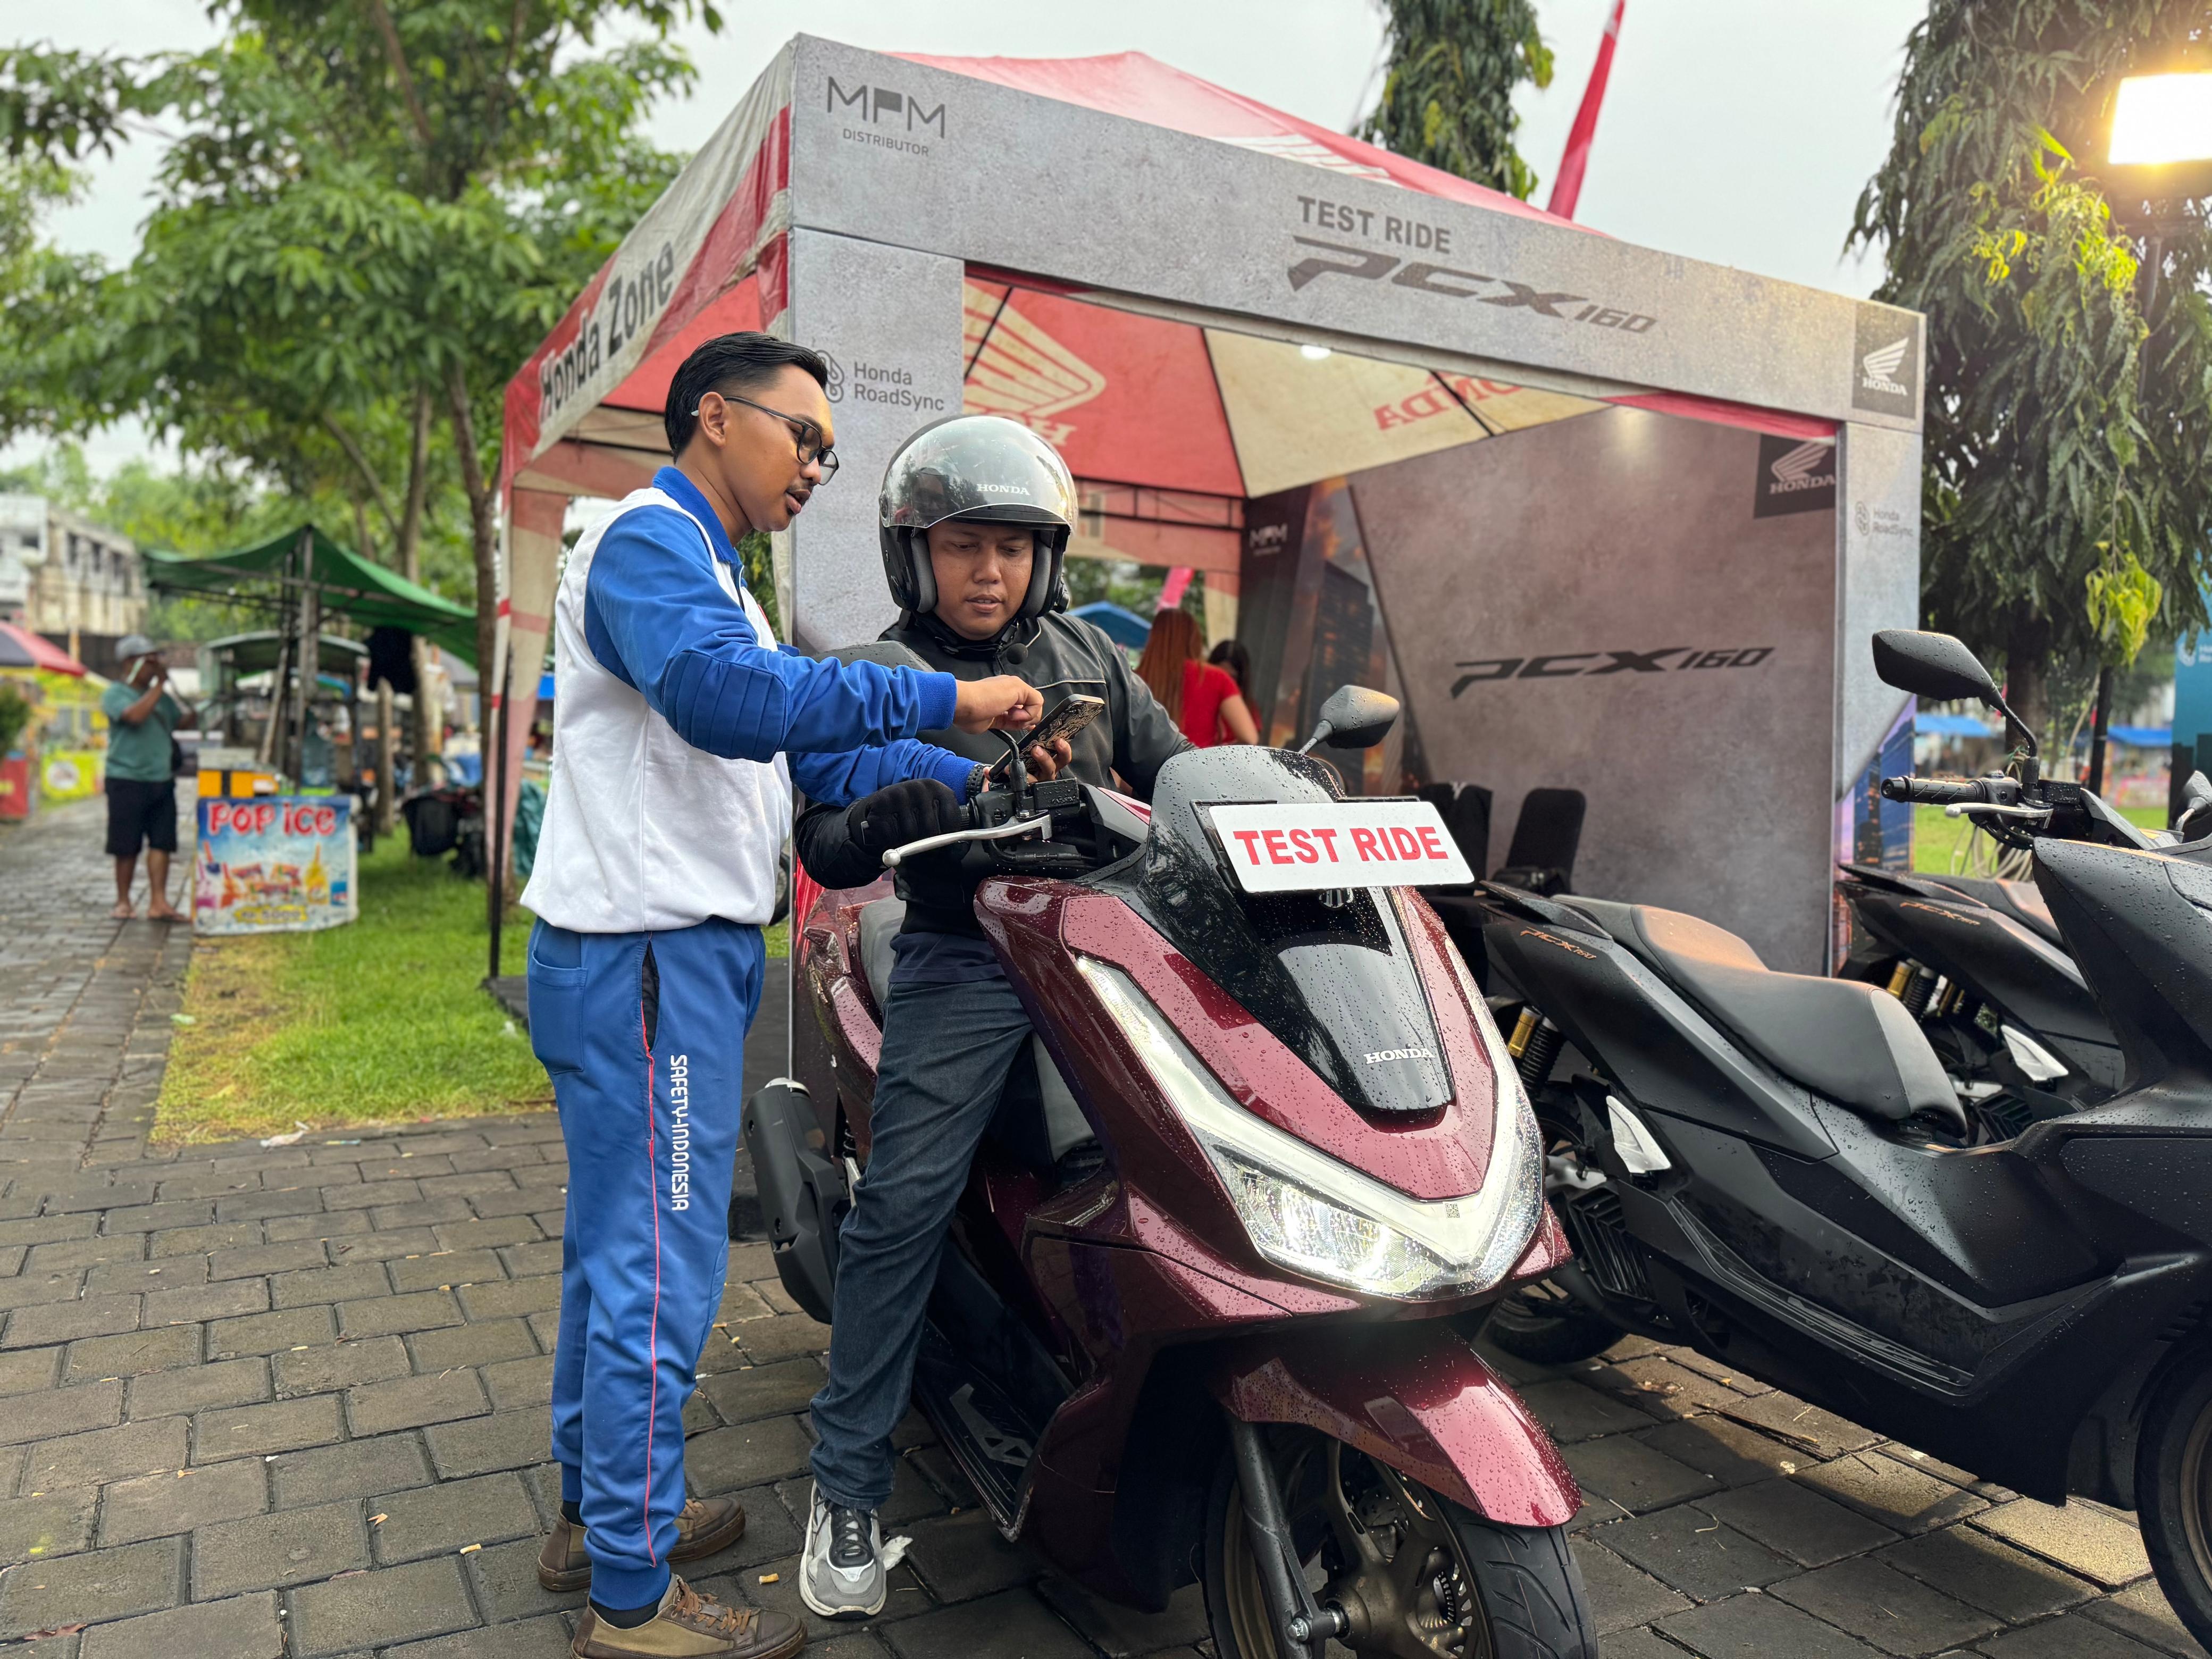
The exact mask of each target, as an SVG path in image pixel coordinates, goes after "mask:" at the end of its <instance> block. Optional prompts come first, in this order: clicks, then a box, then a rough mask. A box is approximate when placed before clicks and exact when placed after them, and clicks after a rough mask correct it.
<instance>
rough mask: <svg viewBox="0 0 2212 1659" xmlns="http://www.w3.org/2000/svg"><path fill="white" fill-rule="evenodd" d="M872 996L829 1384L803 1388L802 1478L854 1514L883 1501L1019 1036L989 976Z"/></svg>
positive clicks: (1020, 1016)
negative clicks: (870, 1070)
mask: <svg viewBox="0 0 2212 1659" xmlns="http://www.w3.org/2000/svg"><path fill="white" fill-rule="evenodd" d="M885 1003H886V1006H885V1007H884V1048H883V1057H882V1060H881V1061H880V1062H879V1064H878V1068H877V1073H876V1103H875V1111H874V1116H873V1123H874V1139H873V1143H872V1146H870V1148H869V1152H868V1168H867V1173H866V1175H865V1176H863V1177H862V1178H861V1182H860V1196H859V1199H858V1201H857V1202H856V1203H855V1204H854V1207H853V1212H852V1213H851V1214H850V1215H848V1216H847V1217H846V1218H845V1225H844V1230H843V1231H842V1232H841V1233H840V1234H839V1236H838V1239H839V1242H838V1255H837V1288H836V1297H835V1300H834V1303H833V1304H832V1309H831V1324H830V1330H829V1383H827V1384H826V1385H825V1386H824V1387H823V1390H822V1392H821V1393H819V1394H817V1395H815V1396H814V1432H815V1435H816V1437H817V1443H816V1445H815V1448H814V1456H813V1465H814V1483H815V1485H816V1486H817V1487H819V1488H820V1490H821V1492H822V1495H823V1497H824V1498H827V1499H829V1502H831V1503H832V1504H846V1505H848V1506H850V1507H851V1508H854V1509H860V1510H873V1509H879V1508H881V1507H882V1505H883V1504H884V1500H885V1499H887V1498H890V1495H891V1469H892V1462H891V1431H892V1429H893V1428H895V1427H896V1426H897V1425H898V1420H899V1419H901V1418H902V1417H903V1416H905V1415H906V1409H907V1402H908V1396H909V1395H911V1394H912V1392H913V1389H914V1362H915V1353H916V1352H918V1351H919V1349H920V1348H921V1322H922V1316H923V1314H924V1312H925V1311H926V1310H927V1306H928V1304H929V1292H930V1288H931V1286H933V1285H935V1283H936V1282H937V1259H938V1255H939V1251H940V1250H942V1249H943V1248H944V1244H945V1229H946V1227H947V1225H949V1224H950V1223H951V1219H952V1212H953V1208H954V1206H956V1205H957V1204H958V1202H959V1200H960V1194H961V1191H962V1189H963V1188H965V1187H966V1185H967V1184H968V1166H969V1163H970V1162H971V1161H973V1159H974V1158H975V1149H976V1147H977V1146H979V1145H980V1144H981V1141H982V1139H983V1132H984V1131H985V1130H986V1129H987V1128H988V1127H990V1123H991V1120H992V1117H993V1115H994V1113H995V1112H996V1111H997V1109H998V1107H999V1101H1000V1094H1001V1092H1002V1091H1004V1090H1005V1088H1006V1079H1007V1075H1008V1074H1009V1073H1011V1072H1012V1069H1013V1067H1014V1065H1015V1062H1016V1061H1017V1060H1019V1059H1020V1057H1021V1054H1022V1050H1023V1047H1024V1044H1026V1043H1027V1042H1029V1039H1030V1018H1029V1015H1028V1014H1027V1013H1026V1012H1024V1011H1023V1008H1022V1005H1021V1001H1020V1000H1019V999H1018V997H1016V996H1015V994H1014V987H1012V985H1010V984H1009V983H1007V982H1006V981H1005V980H1003V979H989V980H981V981H970V982H968V983H964V984H954V985H930V984H911V983H909V984H898V983H894V984H893V985H892V986H891V987H890V994H889V995H888V996H887V997H886V999H885Z"/></svg>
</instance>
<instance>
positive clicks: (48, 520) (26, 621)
mask: <svg viewBox="0 0 2212 1659" xmlns="http://www.w3.org/2000/svg"><path fill="white" fill-rule="evenodd" d="M0 618H4V619H5V620H7V621H9V622H15V623H21V625H22V626H24V627H26V628H27V629H30V630H31V631H32V632H33V633H35V634H43V635H46V638H48V639H49V640H52V641H53V642H54V643H55V644H56V645H58V646H59V647H62V649H64V651H66V652H68V653H70V655H71V656H72V657H75V658H76V659H77V660H78V661H80V662H82V663H83V664H84V665H86V666H87V667H88V668H90V669H92V670H93V671H94V672H95V673H100V674H112V673H113V672H114V669H115V642H116V641H118V640H119V639H121V638H122V637H123V636H124V635H125V634H137V633H142V632H143V631H144V629H145V626H146V574H145V570H144V568H143V566H142V564H141V563H140V562H139V558H138V550H137V547H136V546H135V545H134V544H132V542H131V538H129V537H128V536H125V535H122V534H120V533H118V532H116V531H112V530H110V529H108V528H107V527H106V526H104V525H98V524H94V522H92V520H89V519H85V518H81V517H79V516H78V515H77V514H76V513H70V512H66V511H64V509H63V508H61V507H57V506H55V505H54V504H53V503H52V501H48V500H46V498H45V497H44V496H41V495H0Z"/></svg>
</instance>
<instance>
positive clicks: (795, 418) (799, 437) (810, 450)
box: [691, 392, 837, 483]
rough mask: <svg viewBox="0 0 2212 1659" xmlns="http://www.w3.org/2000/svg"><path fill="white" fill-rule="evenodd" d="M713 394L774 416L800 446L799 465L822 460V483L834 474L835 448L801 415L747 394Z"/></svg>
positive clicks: (693, 414) (696, 413) (696, 415)
mask: <svg viewBox="0 0 2212 1659" xmlns="http://www.w3.org/2000/svg"><path fill="white" fill-rule="evenodd" d="M714 395H715V396H716V397H717V398H720V399H721V400H722V401H723V402H724V403H726V404H744V406H745V407H746V408H747V409H757V410H760V412H761V413H762V414H763V415H773V416H775V418H776V419H777V420H779V421H781V422H783V423H784V424H785V425H786V426H787V427H789V428H791V439H792V441H793V443H794V444H796V445H797V446H798V447H799V465H801V466H806V465H810V464H811V463H813V462H815V461H819V462H821V463H822V482H823V483H829V480H830V479H832V478H834V477H836V476H837V452H836V450H834V449H832V448H830V447H829V445H827V444H825V443H823V441H822V428H820V427H818V426H817V425H815V424H814V422H811V421H810V420H808V419H807V418H806V417H805V416H804V415H787V414H785V413H784V412H783V411H782V410H780V409H770V408H769V406H768V405H767V404H757V403H755V402H754V401H753V400H752V399H751V398H740V397H738V396H737V395H736V394H735V393H733V392H716V393H715V394H714ZM699 407H700V409H703V408H705V407H706V405H705V404H703V403H702V404H700V406H699ZM691 418H692V419H693V420H695V421H696V420H697V419H698V418H699V410H697V409H695V410H692V411H691Z"/></svg>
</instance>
